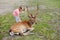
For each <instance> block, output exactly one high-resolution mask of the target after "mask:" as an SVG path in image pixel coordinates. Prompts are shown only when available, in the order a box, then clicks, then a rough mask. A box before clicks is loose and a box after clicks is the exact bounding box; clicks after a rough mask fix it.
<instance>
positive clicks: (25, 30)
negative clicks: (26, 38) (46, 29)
mask: <svg viewBox="0 0 60 40" xmlns="http://www.w3.org/2000/svg"><path fill="white" fill-rule="evenodd" d="M26 8H27V12H28V13H29V11H28V7H26ZM36 16H37V13H36V14H35V15H32V14H29V15H28V17H29V20H25V21H22V22H18V23H15V24H13V25H12V26H11V27H10V30H9V34H10V35H11V36H13V35H15V34H19V35H29V34H31V32H32V31H33V30H34V27H33V25H34V24H35V21H36Z"/></svg>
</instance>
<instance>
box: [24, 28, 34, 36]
mask: <svg viewBox="0 0 60 40" xmlns="http://www.w3.org/2000/svg"><path fill="white" fill-rule="evenodd" d="M33 30H34V28H33V27H32V28H28V31H27V32H24V33H23V35H29V34H34V33H31V31H33Z"/></svg>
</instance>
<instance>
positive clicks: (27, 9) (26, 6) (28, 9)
mask: <svg viewBox="0 0 60 40" xmlns="http://www.w3.org/2000/svg"><path fill="white" fill-rule="evenodd" d="M26 8H27V12H28V15H29V16H30V17H31V16H32V14H31V13H30V12H29V9H28V6H26Z"/></svg>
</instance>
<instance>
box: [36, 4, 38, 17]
mask: <svg viewBox="0 0 60 40" xmlns="http://www.w3.org/2000/svg"><path fill="white" fill-rule="evenodd" d="M38 10H39V5H38V4H37V10H36V14H35V17H36V16H37V15H38Z"/></svg>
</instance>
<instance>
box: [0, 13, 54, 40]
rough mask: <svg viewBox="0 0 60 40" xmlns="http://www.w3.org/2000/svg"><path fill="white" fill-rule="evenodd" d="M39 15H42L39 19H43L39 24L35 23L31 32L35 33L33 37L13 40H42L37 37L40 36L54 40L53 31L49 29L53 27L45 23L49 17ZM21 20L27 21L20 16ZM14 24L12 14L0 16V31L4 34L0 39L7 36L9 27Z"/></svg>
mask: <svg viewBox="0 0 60 40" xmlns="http://www.w3.org/2000/svg"><path fill="white" fill-rule="evenodd" d="M41 15H42V16H41V18H43V20H42V21H41V22H39V21H37V24H35V25H34V28H35V30H34V31H33V32H34V33H35V34H34V35H29V36H23V37H21V38H17V39H15V40H43V38H40V37H39V36H40V35H43V36H44V37H46V38H47V40H48V39H49V40H51V39H54V38H55V36H53V35H54V33H55V30H53V29H51V28H53V27H52V26H51V25H49V24H48V23H47V21H48V20H50V19H51V16H49V15H47V13H46V14H41ZM46 16H47V17H48V18H47V17H46ZM26 17H27V16H26ZM22 18H23V19H22V20H24V19H25V20H27V18H25V17H24V16H23V15H22ZM14 23H15V20H14V17H13V16H12V14H6V15H3V16H0V31H3V32H5V34H3V35H1V36H0V39H1V38H3V36H9V34H8V30H9V28H10V26H11V25H13V24H14ZM36 34H37V35H36Z"/></svg>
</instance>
